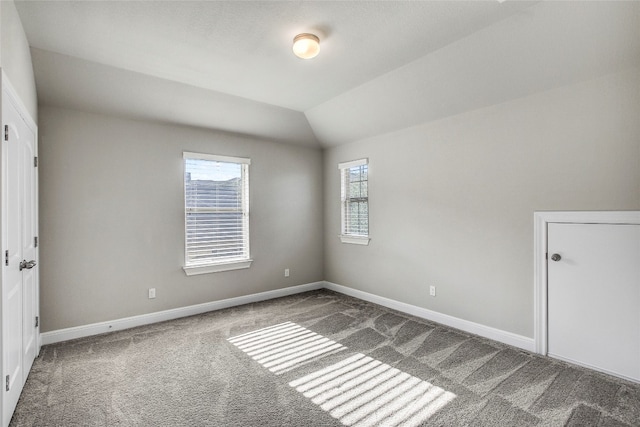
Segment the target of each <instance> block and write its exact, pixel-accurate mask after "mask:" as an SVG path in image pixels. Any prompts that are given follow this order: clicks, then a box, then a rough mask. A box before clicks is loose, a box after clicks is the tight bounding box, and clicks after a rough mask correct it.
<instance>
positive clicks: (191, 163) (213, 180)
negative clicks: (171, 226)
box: [183, 152, 251, 274]
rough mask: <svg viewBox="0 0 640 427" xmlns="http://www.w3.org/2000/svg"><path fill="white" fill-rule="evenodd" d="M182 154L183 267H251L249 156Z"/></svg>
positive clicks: (191, 270)
mask: <svg viewBox="0 0 640 427" xmlns="http://www.w3.org/2000/svg"><path fill="white" fill-rule="evenodd" d="M183 157H184V195H185V197H184V200H185V234H186V236H185V241H186V245H185V271H186V272H187V274H199V273H207V272H215V271H224V270H231V269H237V268H247V267H249V264H250V262H251V260H250V257H249V164H250V163H251V161H250V159H245V158H238V157H226V156H215V155H210V154H198V153H187V152H185V153H184V154H183ZM230 265H231V266H230ZM220 266H223V267H220ZM225 266H226V267H225ZM199 267H205V268H204V269H198V268H199ZM207 267H209V268H207ZM211 267H212V268H211Z"/></svg>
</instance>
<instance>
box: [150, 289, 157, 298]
mask: <svg viewBox="0 0 640 427" xmlns="http://www.w3.org/2000/svg"><path fill="white" fill-rule="evenodd" d="M155 297H156V288H149V299H153V298H155Z"/></svg>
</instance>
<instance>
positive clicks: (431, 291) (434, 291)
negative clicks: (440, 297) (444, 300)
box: [429, 286, 436, 297]
mask: <svg viewBox="0 0 640 427" xmlns="http://www.w3.org/2000/svg"><path fill="white" fill-rule="evenodd" d="M429 295H431V296H432V297H435V296H436V287H435V286H429Z"/></svg>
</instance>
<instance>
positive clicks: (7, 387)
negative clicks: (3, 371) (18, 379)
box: [6, 375, 10, 391]
mask: <svg viewBox="0 0 640 427" xmlns="http://www.w3.org/2000/svg"><path fill="white" fill-rule="evenodd" d="M9 378H10V377H9V375H7V386H6V389H7V391H9Z"/></svg>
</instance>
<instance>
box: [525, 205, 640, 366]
mask: <svg viewBox="0 0 640 427" xmlns="http://www.w3.org/2000/svg"><path fill="white" fill-rule="evenodd" d="M549 223H560V224H563V223H564V224H634V225H635V224H638V225H640V211H565V212H557V211H538V212H534V213H533V233H534V234H533V268H534V272H533V316H534V328H533V339H534V344H535V352H536V353H538V354H542V355H544V356H546V355H547V328H548V323H547V320H548V319H547V314H548V311H547V304H548V301H547V286H548V272H547V228H548V225H549Z"/></svg>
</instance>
